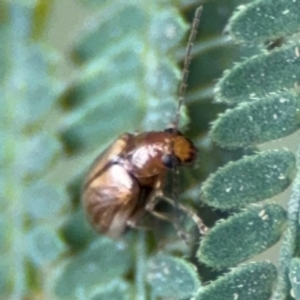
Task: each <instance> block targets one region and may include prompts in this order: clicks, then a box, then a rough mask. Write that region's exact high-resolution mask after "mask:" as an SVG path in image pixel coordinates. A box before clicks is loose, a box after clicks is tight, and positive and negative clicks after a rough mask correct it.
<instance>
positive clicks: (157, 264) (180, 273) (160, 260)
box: [147, 254, 200, 299]
mask: <svg viewBox="0 0 300 300" xmlns="http://www.w3.org/2000/svg"><path fill="white" fill-rule="evenodd" d="M147 277H148V281H149V283H150V285H151V287H152V290H153V293H154V294H155V295H156V296H161V297H168V298H176V299H185V298H188V297H191V296H192V295H194V294H195V292H196V291H197V290H198V289H199V287H200V281H199V278H198V275H197V272H196V268H195V267H194V266H193V265H192V264H189V263H188V262H186V261H185V260H183V259H179V258H175V257H172V256H166V255H162V254H159V255H157V256H155V257H153V258H152V259H151V260H150V262H149V266H148V274H147Z"/></svg>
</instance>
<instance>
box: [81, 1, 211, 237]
mask: <svg viewBox="0 0 300 300" xmlns="http://www.w3.org/2000/svg"><path fill="white" fill-rule="evenodd" d="M201 11H202V7H199V8H198V9H197V10H196V13H195V17H194V21H193V25H192V29H191V33H190V37H189V42H188V46H187V49H186V56H185V61H184V69H183V74H182V80H181V85H180V90H179V101H178V108H177V113H176V118H175V122H174V126H172V127H170V128H167V129H165V130H164V131H149V132H142V133H140V134H130V133H124V134H122V135H121V136H120V137H118V138H117V139H116V140H115V141H114V142H113V143H112V144H111V145H110V146H109V147H108V148H107V149H106V150H105V151H104V152H103V153H101V154H100V155H99V157H98V158H97V159H96V160H95V162H94V163H93V165H92V167H91V168H90V171H89V173H88V175H87V177H86V180H85V183H84V187H83V204H84V207H85V210H86V212H87V215H88V217H89V220H90V222H91V224H92V225H93V227H94V228H95V229H96V230H97V231H98V232H100V233H103V234H105V235H107V236H109V237H111V238H118V237H119V236H120V235H122V233H123V232H124V231H125V229H126V228H127V227H135V226H136V224H137V223H138V222H139V220H140V219H141V218H142V216H143V215H144V214H145V212H146V211H150V212H151V213H152V214H153V215H156V216H158V217H161V215H159V213H156V212H155V211H154V208H155V204H156V203H157V201H158V197H160V198H162V199H164V200H165V201H167V202H169V203H171V204H172V205H174V201H173V200H172V199H169V198H166V197H164V196H163V192H162V188H163V181H164V178H165V176H166V172H167V170H168V169H173V168H176V167H177V166H180V165H183V164H186V163H191V162H193V161H194V160H195V158H196V153H197V150H196V148H195V146H194V144H193V143H192V142H191V141H190V140H189V139H187V138H186V137H184V136H183V135H182V134H181V133H180V132H179V131H178V129H177V128H178V123H179V116H180V108H181V106H182V104H183V102H184V95H185V90H186V87H187V77H188V68H189V65H190V61H191V49H192V45H193V41H194V39H195V36H196V32H197V27H198V24H199V20H200V15H201ZM175 206H178V208H179V209H181V210H182V211H184V212H186V213H187V214H188V215H189V216H191V217H192V218H193V220H194V221H195V222H196V223H197V225H198V227H199V230H200V231H201V232H202V233H203V232H204V231H206V227H205V226H204V224H203V223H202V221H201V219H200V218H199V217H197V215H196V214H194V213H193V212H191V211H190V210H189V209H188V208H186V207H184V206H183V205H181V204H178V205H177V204H176V205H175Z"/></svg>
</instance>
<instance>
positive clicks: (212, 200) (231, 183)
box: [200, 150, 296, 209]
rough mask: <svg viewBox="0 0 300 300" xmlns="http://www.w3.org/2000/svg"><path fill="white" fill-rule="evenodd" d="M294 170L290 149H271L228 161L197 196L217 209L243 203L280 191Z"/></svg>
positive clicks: (293, 157)
mask: <svg viewBox="0 0 300 300" xmlns="http://www.w3.org/2000/svg"><path fill="white" fill-rule="evenodd" d="M295 172H296V159H295V156H294V154H293V153H292V152H290V151H286V150H281V151H278V150H274V151H268V152H263V153H260V154H258V155H254V156H246V157H244V158H243V159H241V160H239V161H235V162H231V163H228V164H227V165H225V166H224V167H222V168H220V169H219V170H218V171H217V172H215V173H214V174H212V175H211V176H210V177H209V178H208V179H207V180H206V181H205V183H204V184H203V187H202V190H201V196H200V197H201V200H202V201H204V202H205V203H207V204H209V205H211V206H214V207H216V208H219V209H231V208H239V207H243V206H245V205H247V204H250V203H254V202H258V201H261V200H264V199H267V198H271V197H273V196H274V195H276V194H278V193H280V192H282V191H283V190H284V189H286V188H287V187H288V185H289V184H290V182H291V180H292V179H293V177H294V175H295Z"/></svg>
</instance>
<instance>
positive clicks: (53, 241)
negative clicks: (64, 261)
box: [27, 227, 66, 267]
mask: <svg viewBox="0 0 300 300" xmlns="http://www.w3.org/2000/svg"><path fill="white" fill-rule="evenodd" d="M65 250H66V249H65V246H64V243H63V242H62V241H61V239H60V238H59V237H58V236H57V234H56V233H55V232H54V231H53V230H51V229H49V228H46V227H37V228H34V229H33V230H32V231H31V232H30V233H29V234H28V236H27V251H28V255H29V257H30V259H31V260H32V262H33V263H35V264H36V265H38V266H39V267H45V266H46V265H47V264H49V263H50V262H53V261H54V260H55V259H57V258H58V257H59V256H60V255H61V254H62V253H63V252H64V251H65Z"/></svg>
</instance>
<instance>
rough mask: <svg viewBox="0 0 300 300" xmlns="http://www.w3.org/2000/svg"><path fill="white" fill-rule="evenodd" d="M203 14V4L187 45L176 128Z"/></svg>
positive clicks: (196, 13) (194, 20) (199, 8)
mask: <svg viewBox="0 0 300 300" xmlns="http://www.w3.org/2000/svg"><path fill="white" fill-rule="evenodd" d="M201 14H202V6H199V7H198V8H197V9H196V12H195V16H194V19H193V23H192V28H191V32H190V36H189V40H188V44H187V47H186V50H185V56H184V63H183V71H182V77H181V82H180V86H179V98H178V106H177V111H176V117H175V128H176V129H177V128H178V126H179V118H180V109H181V107H182V105H183V104H184V101H185V94H186V88H187V80H188V77H189V67H190V64H191V60H192V49H193V45H194V41H195V38H196V35H197V29H198V26H199V23H200V17H201Z"/></svg>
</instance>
